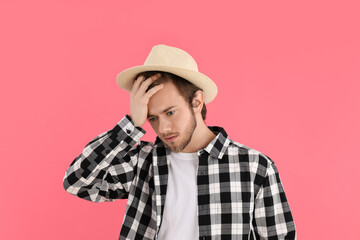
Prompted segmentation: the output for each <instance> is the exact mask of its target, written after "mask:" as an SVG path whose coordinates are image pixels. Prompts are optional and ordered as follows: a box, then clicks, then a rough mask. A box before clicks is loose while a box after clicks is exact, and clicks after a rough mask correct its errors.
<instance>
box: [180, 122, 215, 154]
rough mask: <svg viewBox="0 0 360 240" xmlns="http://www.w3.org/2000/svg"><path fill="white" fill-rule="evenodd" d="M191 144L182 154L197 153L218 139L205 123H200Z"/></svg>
mask: <svg viewBox="0 0 360 240" xmlns="http://www.w3.org/2000/svg"><path fill="white" fill-rule="evenodd" d="M197 123H198V124H197V126H196V128H195V130H194V134H193V136H192V138H191V141H190V143H189V144H188V145H187V146H186V147H185V148H184V149H183V151H182V152H185V153H186V152H188V153H191V152H197V151H198V150H200V149H202V148H205V147H206V146H207V145H209V143H210V142H211V141H212V140H213V139H214V138H215V137H216V135H215V134H214V133H213V132H212V131H211V130H210V129H209V128H208V127H207V126H206V125H205V122H204V121H198V122H197Z"/></svg>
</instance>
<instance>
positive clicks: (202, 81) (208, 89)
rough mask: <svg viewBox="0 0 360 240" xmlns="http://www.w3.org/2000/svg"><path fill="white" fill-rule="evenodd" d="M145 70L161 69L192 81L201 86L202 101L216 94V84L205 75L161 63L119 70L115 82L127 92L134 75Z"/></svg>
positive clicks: (209, 99)
mask: <svg viewBox="0 0 360 240" xmlns="http://www.w3.org/2000/svg"><path fill="white" fill-rule="evenodd" d="M146 71H163V72H169V73H172V74H175V75H177V76H179V77H182V78H184V79H186V80H188V81H189V82H191V83H193V84H194V85H196V86H197V87H199V88H201V89H202V90H203V91H204V103H205V104H207V103H209V102H211V101H212V100H214V98H215V96H216V95H217V91H218V89H217V86H216V84H215V83H214V82H213V81H212V80H211V79H210V78H209V77H207V76H206V75H204V74H202V73H200V72H195V71H192V70H188V69H184V68H178V67H171V66H162V65H141V66H135V67H131V68H128V69H126V70H124V71H122V72H120V73H119V74H118V75H117V77H116V82H117V84H118V85H119V86H120V87H121V88H122V89H124V90H125V91H127V92H130V91H131V88H132V85H133V82H134V79H135V77H136V76H137V75H138V74H139V73H141V72H146Z"/></svg>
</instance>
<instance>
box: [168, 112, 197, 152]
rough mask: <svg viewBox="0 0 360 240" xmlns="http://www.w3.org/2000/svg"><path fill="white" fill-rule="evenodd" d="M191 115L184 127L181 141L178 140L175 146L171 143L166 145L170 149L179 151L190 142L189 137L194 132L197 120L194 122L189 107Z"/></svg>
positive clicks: (193, 116) (194, 119) (192, 113)
mask: <svg viewBox="0 0 360 240" xmlns="http://www.w3.org/2000/svg"><path fill="white" fill-rule="evenodd" d="M191 115H192V118H191V120H190V123H189V125H188V126H186V128H185V132H184V138H183V140H182V142H180V143H179V145H176V146H172V145H171V143H170V144H169V145H168V147H169V148H170V149H171V151H173V152H181V151H182V150H184V148H185V147H186V146H187V145H188V144H189V143H190V141H191V138H192V136H193V134H194V131H195V128H196V126H197V122H196V118H195V114H194V111H193V109H191Z"/></svg>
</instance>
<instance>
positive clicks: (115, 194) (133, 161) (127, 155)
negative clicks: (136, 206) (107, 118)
mask: <svg viewBox="0 0 360 240" xmlns="http://www.w3.org/2000/svg"><path fill="white" fill-rule="evenodd" d="M145 133H146V132H145V130H144V129H142V128H141V127H135V126H134V123H133V121H132V119H131V118H130V116H129V115H126V116H124V117H123V118H122V119H121V120H120V121H119V122H118V123H117V124H116V125H115V127H114V128H113V129H111V130H109V131H107V132H104V133H102V134H100V135H98V136H97V137H95V138H94V139H93V140H92V141H90V142H89V143H88V144H86V146H85V148H84V150H83V151H82V153H81V154H80V155H79V156H77V157H76V158H75V160H74V161H73V162H72V163H71V165H70V167H69V168H68V169H67V171H66V172H65V176H64V179H63V185H64V188H65V190H66V191H67V192H69V193H71V194H72V195H75V196H78V197H80V198H83V199H86V200H89V201H92V202H104V201H114V200H115V199H119V198H127V195H128V192H129V189H130V185H131V182H132V180H133V178H134V168H135V167H136V166H137V161H138V154H139V151H140V150H141V148H143V147H144V145H146V144H151V143H148V142H142V141H141V143H140V145H137V146H136V143H137V142H138V141H139V140H140V138H141V137H142V136H143V135H144V134H145Z"/></svg>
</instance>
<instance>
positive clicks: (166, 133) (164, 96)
mask: <svg viewBox="0 0 360 240" xmlns="http://www.w3.org/2000/svg"><path fill="white" fill-rule="evenodd" d="M148 120H149V122H150V124H151V126H152V128H153V129H154V131H155V132H156V134H157V135H158V137H159V138H160V139H161V140H162V141H163V142H164V143H165V144H166V145H167V146H168V147H169V148H170V149H171V151H173V152H181V151H182V150H183V149H184V148H185V147H186V146H187V145H188V143H189V142H190V140H191V137H192V135H193V133H194V130H195V128H196V125H197V122H196V118H195V114H194V112H193V109H192V108H190V106H189V104H188V103H187V102H186V101H185V99H184V98H183V97H182V96H181V95H180V93H179V91H178V90H177V88H176V86H175V85H174V84H173V83H172V82H171V81H169V82H166V83H164V87H163V88H162V89H161V90H159V91H158V92H157V93H155V94H154V95H153V96H152V97H151V98H150V100H149V103H148ZM174 135H175V136H176V137H175V138H173V139H167V138H168V137H171V136H174Z"/></svg>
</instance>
